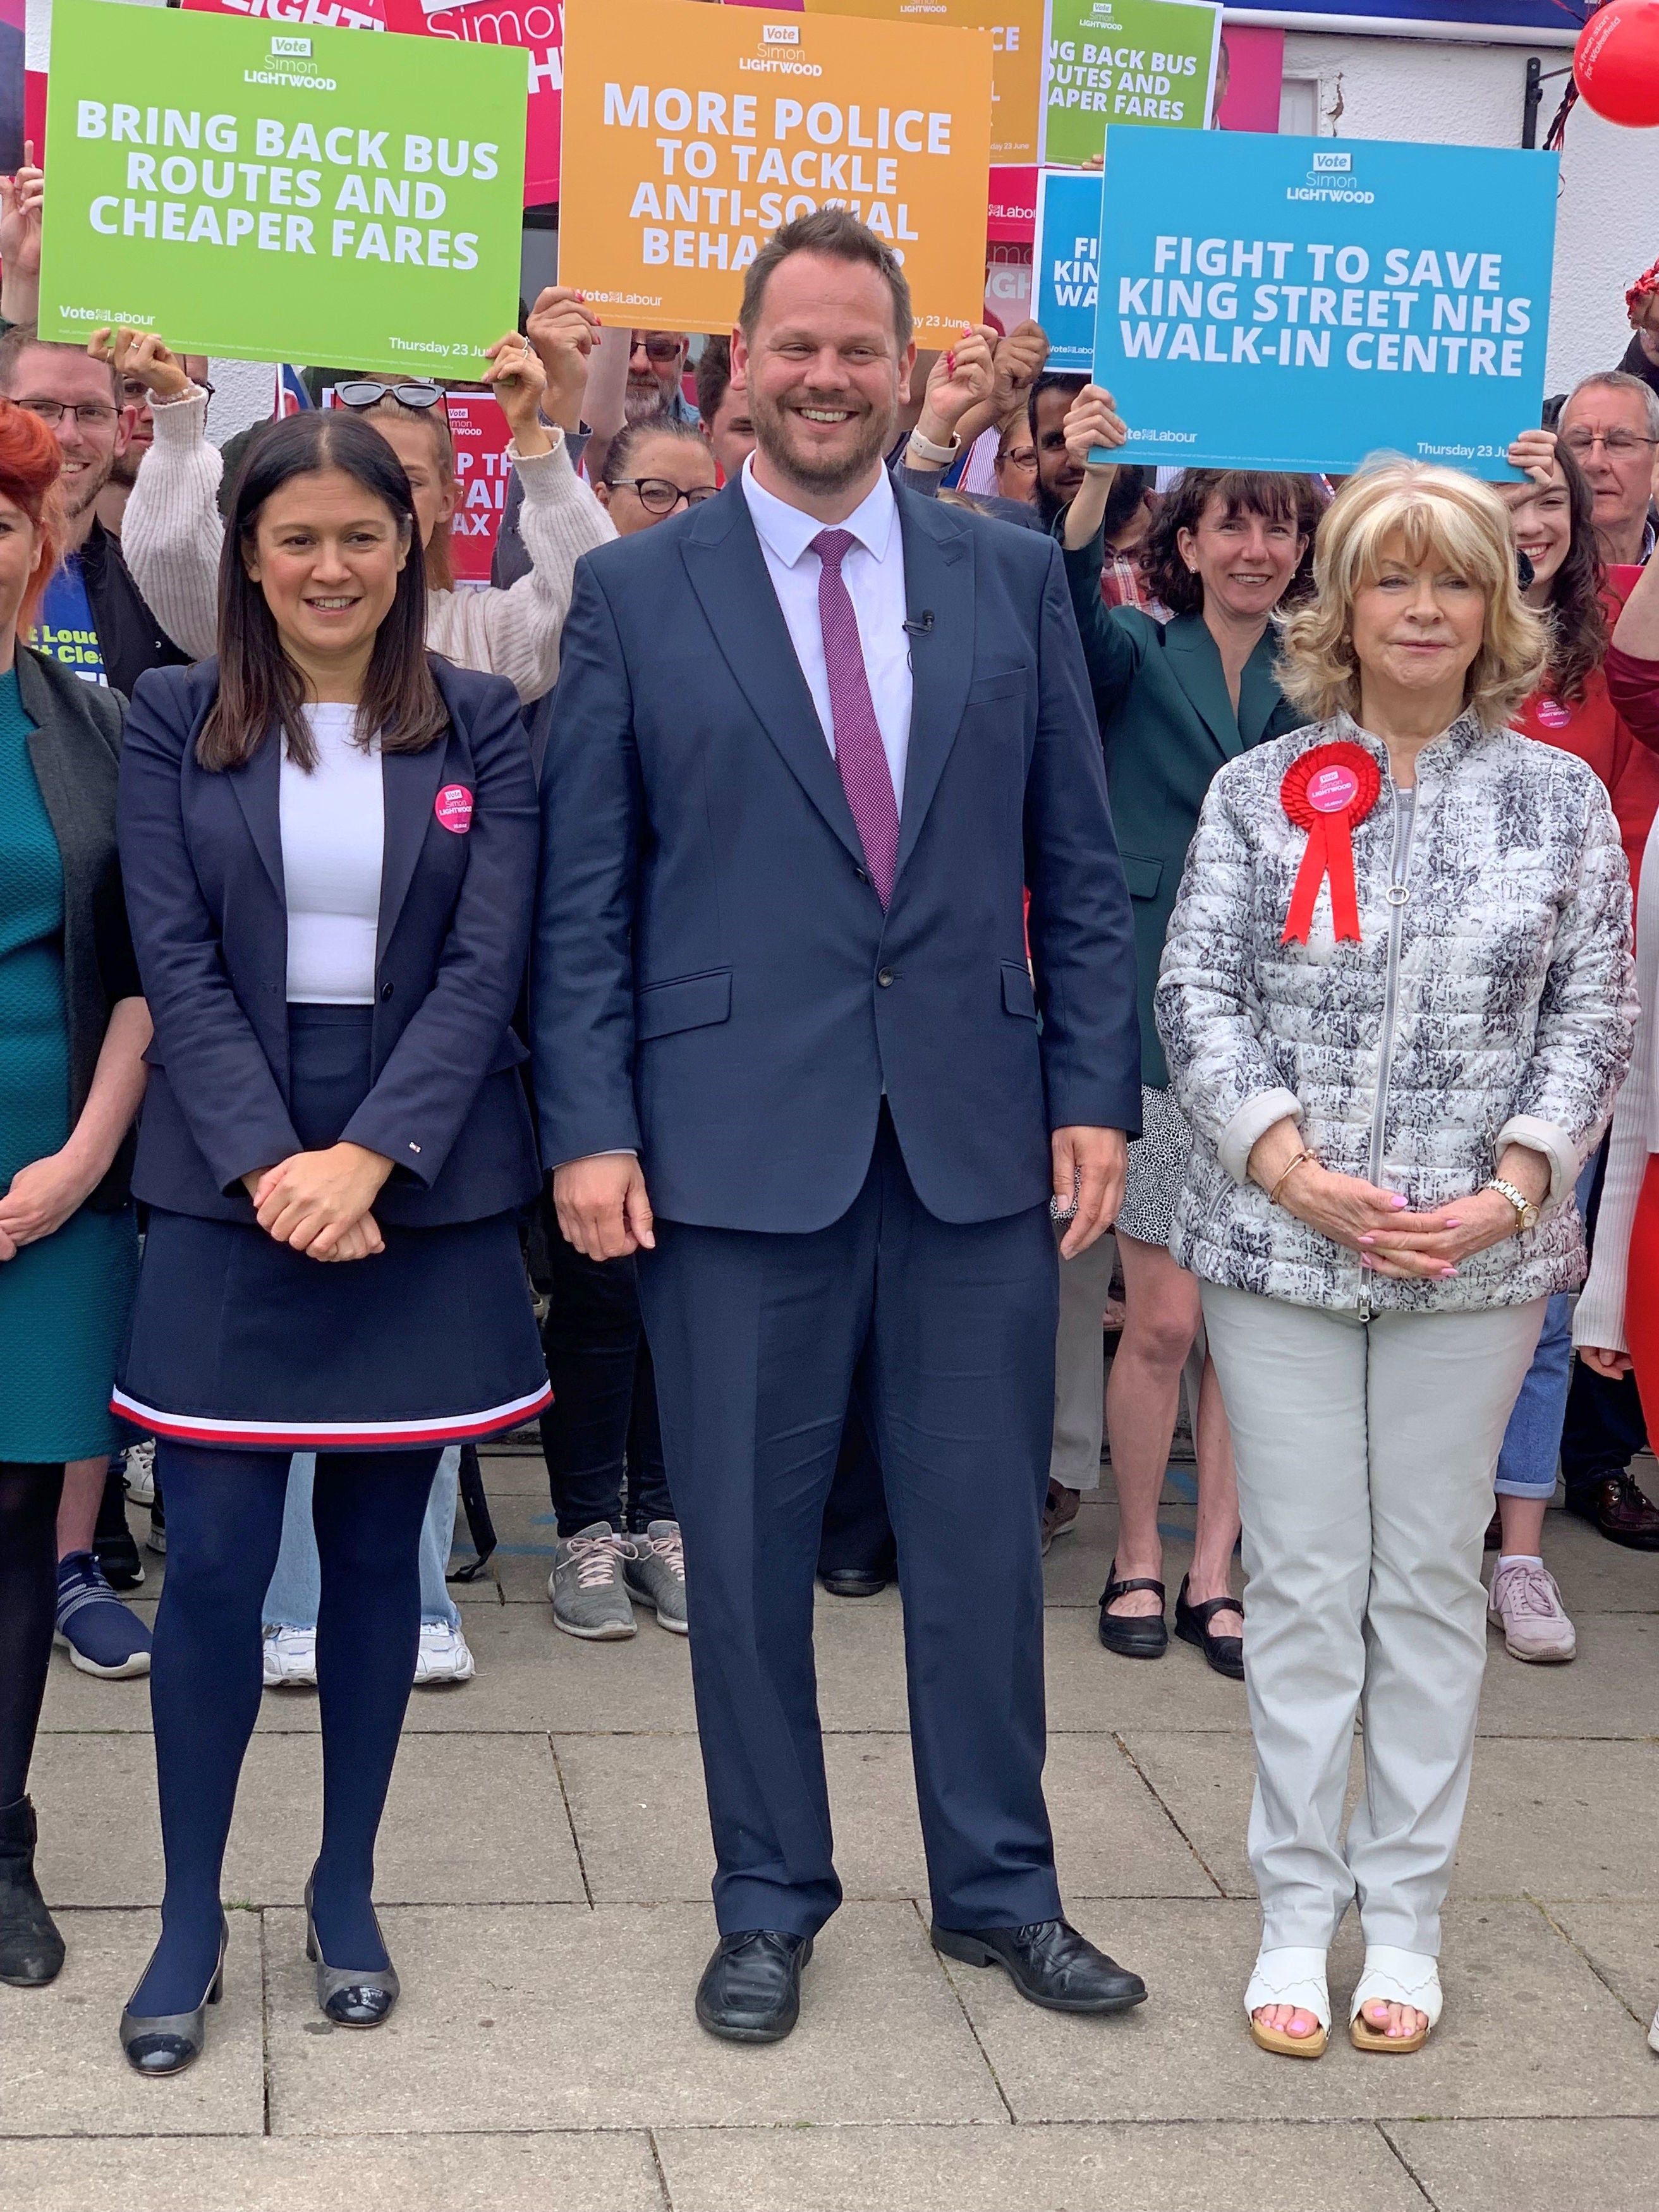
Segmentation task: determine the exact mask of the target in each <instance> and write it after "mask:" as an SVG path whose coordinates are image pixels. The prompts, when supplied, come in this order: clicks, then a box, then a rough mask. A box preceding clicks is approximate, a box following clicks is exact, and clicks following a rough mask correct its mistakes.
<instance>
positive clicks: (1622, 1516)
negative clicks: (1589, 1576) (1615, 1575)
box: [1567, 1474, 1659, 1552]
mask: <svg viewBox="0 0 1659 2212" xmlns="http://www.w3.org/2000/svg"><path fill="white" fill-rule="evenodd" d="M1567 1510H1568V1512H1569V1513H1576V1514H1577V1516H1578V1518H1579V1519H1580V1520H1581V1521H1588V1522H1589V1523H1590V1525H1591V1527H1592V1528H1597V1529H1599V1530H1600V1531H1601V1534H1602V1535H1604V1536H1605V1537H1606V1538H1607V1541H1608V1543H1610V1544H1623V1545H1624V1546H1625V1547H1626V1549H1627V1550H1629V1551H1632V1552H1659V1505H1656V1504H1654V1502H1653V1500H1652V1499H1651V1498H1650V1497H1649V1496H1648V1494H1647V1492H1646V1491H1644V1489H1643V1488H1642V1487H1641V1486H1640V1485H1639V1484H1638V1483H1634V1482H1632V1480H1631V1479H1630V1477H1629V1475H1627V1474H1605V1475H1603V1476H1602V1477H1601V1480H1600V1481H1599V1482H1590V1483H1585V1484H1583V1485H1582V1486H1579V1487H1577V1488H1572V1489H1569V1491H1568V1492H1567Z"/></svg>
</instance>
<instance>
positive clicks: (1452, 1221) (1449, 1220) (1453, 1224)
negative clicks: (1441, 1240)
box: [1446, 1213, 1463, 1229]
mask: <svg viewBox="0 0 1659 2212" xmlns="http://www.w3.org/2000/svg"><path fill="white" fill-rule="evenodd" d="M1446 1226H1447V1228H1448V1229H1461V1228H1462V1226H1463V1225H1462V1222H1461V1221H1460V1220H1459V1219H1458V1218H1457V1216H1456V1215H1455V1213H1449V1214H1448V1215H1447V1216H1446Z"/></svg>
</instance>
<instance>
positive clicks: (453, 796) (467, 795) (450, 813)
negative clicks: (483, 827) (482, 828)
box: [432, 783, 472, 837]
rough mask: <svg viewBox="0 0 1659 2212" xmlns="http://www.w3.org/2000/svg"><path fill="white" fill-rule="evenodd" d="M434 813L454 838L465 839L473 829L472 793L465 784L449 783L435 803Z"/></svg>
mask: <svg viewBox="0 0 1659 2212" xmlns="http://www.w3.org/2000/svg"><path fill="white" fill-rule="evenodd" d="M432 811H433V812H434V813H435V815H436V816H437V817H438V820H439V822H440V823H441V825H442V826H443V828H444V829H447V830H448V831H449V833H450V835H451V836H453V837H465V835H466V833H467V831H468V830H469V829H471V827H472V793H471V792H470V791H469V790H468V789H467V787H466V786H465V784H464V783H447V784H446V785H445V786H444V787H443V789H442V790H441V792H440V793H438V796H437V798H436V799H435V800H434V801H433V805H432Z"/></svg>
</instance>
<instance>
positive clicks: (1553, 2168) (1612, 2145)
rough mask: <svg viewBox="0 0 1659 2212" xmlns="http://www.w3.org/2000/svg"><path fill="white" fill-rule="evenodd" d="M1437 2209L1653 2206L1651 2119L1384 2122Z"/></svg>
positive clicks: (1655, 2149)
mask: <svg viewBox="0 0 1659 2212" xmlns="http://www.w3.org/2000/svg"><path fill="white" fill-rule="evenodd" d="M1383 2134H1384V2135H1385V2136H1387V2137H1388V2139H1389V2142H1391V2143H1392V2144H1393V2145H1394V2147H1395V2149H1396V2150H1397V2151H1398V2153H1399V2154H1400V2156H1401V2159H1402V2160H1404V2161H1405V2163H1406V2165H1407V2166H1408V2167H1409V2168H1410V2170H1411V2172H1413V2174H1414V2175H1415V2176H1416V2178H1417V2179H1418V2181H1419V2183H1420V2184H1421V2185H1422V2188H1423V2190H1424V2191H1425V2195H1426V2196H1427V2197H1428V2198H1429V2200H1430V2202H1431V2203H1432V2204H1433V2205H1434V2206H1435V2208H1436V2212H1592V2208H1593V2212H1653V2204H1654V2197H1655V2191H1656V2179H1655V2177H1656V2175H1659V2120H1415V2121H1413V2120H1390V2121H1389V2122H1387V2123H1386V2124H1385V2125H1384V2127H1383Z"/></svg>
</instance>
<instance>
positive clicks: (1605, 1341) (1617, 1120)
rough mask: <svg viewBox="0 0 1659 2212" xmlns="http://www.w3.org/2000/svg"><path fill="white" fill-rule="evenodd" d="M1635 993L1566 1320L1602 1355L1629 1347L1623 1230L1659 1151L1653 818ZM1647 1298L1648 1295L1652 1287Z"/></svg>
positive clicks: (1658, 905)
mask: <svg viewBox="0 0 1659 2212" xmlns="http://www.w3.org/2000/svg"><path fill="white" fill-rule="evenodd" d="M1636 988H1637V992H1638V996H1639V998H1640V1000H1641V1009H1640V1012H1638V1015H1637V1017H1636V1049H1635V1053H1634V1054H1633V1056H1632V1060H1631V1064H1630V1073H1629V1074H1628V1075H1627V1076H1626V1078H1625V1087H1624V1089H1623V1090H1622V1091H1620V1093H1619V1103H1618V1104H1617V1105H1616V1106H1615V1107H1614V1108H1613V1139H1612V1142H1611V1143H1610V1144H1609V1146H1608V1147H1607V1179H1606V1181H1605V1182H1603V1184H1602V1186H1601V1212H1600V1213H1598V1214H1597V1216H1596V1218H1595V1250H1594V1251H1593V1252H1592V1253H1591V1255H1590V1271H1589V1281H1588V1282H1587V1283H1586V1284H1585V1285H1584V1291H1583V1297H1581V1298H1580V1299H1579V1301H1578V1309H1577V1312H1576V1313H1575V1314H1574V1315H1573V1317H1572V1340H1573V1342H1574V1343H1575V1344H1589V1345H1599V1346H1602V1347H1603V1348H1604V1349H1605V1350H1607V1351H1608V1352H1627V1351H1628V1350H1629V1349H1630V1346H1628V1345H1627V1344H1626V1341H1625V1292H1626V1280H1627V1278H1628V1276H1629V1273H1630V1232H1631V1229H1632V1225H1633V1223H1634V1222H1635V1219H1636V1201H1637V1200H1638V1198H1639V1197H1640V1196H1641V1194H1642V1183H1643V1180H1644V1177H1645V1176H1646V1174H1647V1171H1648V1156H1649V1154H1650V1153H1651V1152H1659V1066H1656V1064H1655V1055H1656V1052H1659V817H1655V820H1654V824H1653V827H1652V829H1650V830H1649V832H1648V842H1647V846H1646V848H1645V849H1644V853H1643V854H1642V880H1641V887H1640V889H1639V890H1638V892H1637V903H1636ZM1648 1295H1649V1296H1650V1297H1651V1296H1652V1295H1653V1287H1652V1285H1648Z"/></svg>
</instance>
